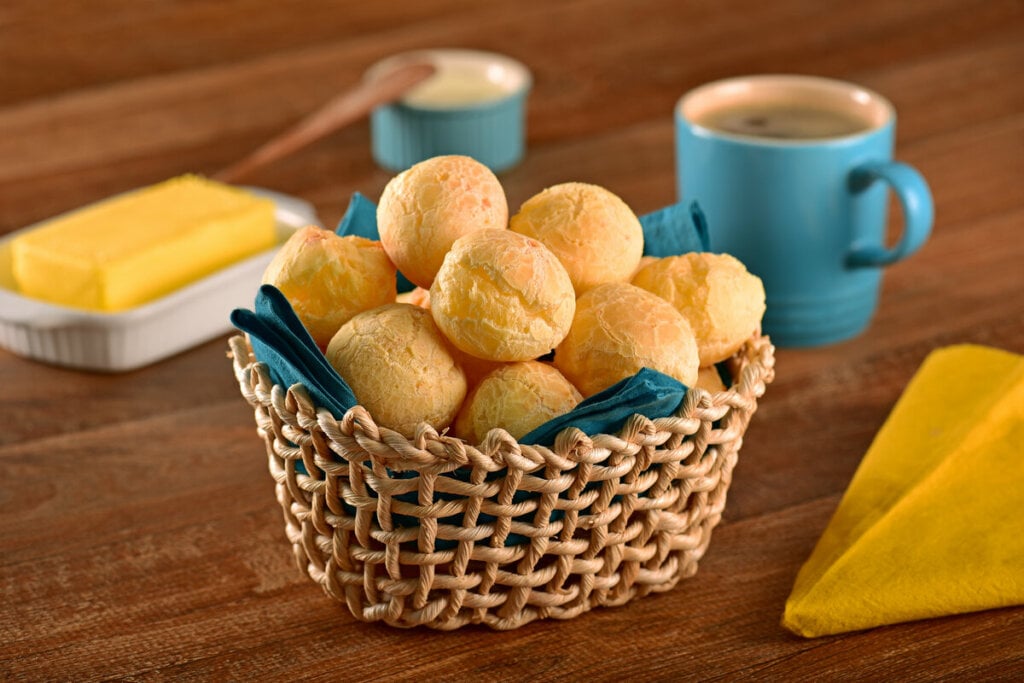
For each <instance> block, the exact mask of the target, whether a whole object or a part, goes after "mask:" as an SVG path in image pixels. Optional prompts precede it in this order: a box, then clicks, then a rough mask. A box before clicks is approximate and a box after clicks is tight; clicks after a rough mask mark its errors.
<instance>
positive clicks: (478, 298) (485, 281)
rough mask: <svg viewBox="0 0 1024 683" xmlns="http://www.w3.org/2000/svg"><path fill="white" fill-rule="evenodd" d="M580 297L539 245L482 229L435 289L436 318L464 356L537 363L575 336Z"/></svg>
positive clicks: (451, 258)
mask: <svg viewBox="0 0 1024 683" xmlns="http://www.w3.org/2000/svg"><path fill="white" fill-rule="evenodd" d="M575 309H576V297H575V294H574V292H573V288H572V282H570V281H569V275H568V273H566V272H565V268H563V267H562V264H561V263H559V261H558V259H557V258H556V257H555V255H554V254H553V253H551V250H549V249H548V248H547V247H545V246H544V245H543V244H541V243H540V242H538V241H537V240H534V239H530V238H529V237H525V236H523V235H520V234H518V233H514V232H510V231H508V230H481V231H479V232H474V233H470V234H469V235H466V236H465V237H462V238H460V239H459V240H457V241H456V242H455V244H454V245H453V246H452V249H451V251H450V252H448V255H447V256H446V257H445V259H444V263H443V264H442V265H441V269H440V270H439V271H438V273H437V278H436V279H435V280H434V284H433V285H432V286H431V287H430V312H431V313H432V314H433V315H434V320H435V322H437V326H438V327H440V328H441V331H442V332H444V334H445V336H447V337H448V339H449V340H450V341H451V342H452V344H454V345H455V346H457V347H458V348H459V349H460V350H462V351H464V352H465V353H468V354H470V355H472V356H476V357H477V358H483V359H485V360H497V361H517V360H532V359H534V358H537V357H538V356H543V355H544V354H546V353H548V352H550V351H551V350H552V349H554V348H555V346H557V345H558V343H559V342H560V341H562V339H563V338H564V337H565V335H566V333H567V332H568V331H569V325H571V324H572V316H573V311H574V310H575Z"/></svg>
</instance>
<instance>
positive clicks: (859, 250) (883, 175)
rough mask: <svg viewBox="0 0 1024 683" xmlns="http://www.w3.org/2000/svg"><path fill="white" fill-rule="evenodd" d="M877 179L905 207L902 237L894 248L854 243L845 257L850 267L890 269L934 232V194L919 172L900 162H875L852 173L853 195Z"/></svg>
mask: <svg viewBox="0 0 1024 683" xmlns="http://www.w3.org/2000/svg"><path fill="white" fill-rule="evenodd" d="M876 180H883V181H885V182H886V183H888V184H889V186H890V187H891V188H892V189H893V191H894V192H895V193H896V196H897V197H898V198H899V200H900V205H901V206H902V207H903V220H904V226H903V236H902V237H901V238H900V241H899V243H898V244H897V245H896V246H894V247H892V248H891V249H887V248H886V247H885V246H884V245H876V244H871V245H864V246H857V245H856V244H854V245H853V246H852V247H851V250H850V253H849V254H847V256H846V263H847V265H849V266H853V267H863V266H888V265H890V264H893V263H896V262H897V261H900V260H902V259H905V258H906V257H908V256H910V255H911V254H913V253H914V252H915V251H917V250H918V249H920V248H921V245H923V244H924V243H925V241H926V240H927V239H928V235H930V234H931V231H932V222H933V220H934V217H935V208H934V206H933V204H932V193H931V191H930V190H929V189H928V183H927V182H925V179H924V177H923V176H922V175H921V174H920V173H918V172H917V169H915V168H914V167H912V166H908V165H907V164H904V163H901V162H899V161H874V162H869V163H866V164H862V165H860V166H858V167H857V168H855V169H853V171H851V172H850V187H851V188H852V189H853V191H854V192H861V191H863V190H865V189H867V188H868V186H870V185H871V184H872V183H874V182H875V181H876Z"/></svg>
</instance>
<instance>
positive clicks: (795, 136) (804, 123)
mask: <svg viewBox="0 0 1024 683" xmlns="http://www.w3.org/2000/svg"><path fill="white" fill-rule="evenodd" d="M694 123H696V124H697V125H699V126H703V127H704V128H708V129H711V130H714V131H718V132H720V133H732V134H735V135H747V136H752V137H759V138H775V139H780V140H812V139H821V138H836V137H845V136H847V135H854V134H856V133H861V132H863V131H866V130H868V129H870V128H871V127H872V126H873V124H872V122H871V121H869V120H867V119H866V118H861V117H859V116H857V115H856V114H854V113H852V112H850V111H838V110H836V109H831V108H827V107H821V106H815V105H814V104H811V103H790V102H744V103H738V104H735V105H733V106H727V107H722V108H720V109H712V110H710V111H707V112H705V113H704V114H703V115H702V116H700V117H698V118H696V119H695V120H694Z"/></svg>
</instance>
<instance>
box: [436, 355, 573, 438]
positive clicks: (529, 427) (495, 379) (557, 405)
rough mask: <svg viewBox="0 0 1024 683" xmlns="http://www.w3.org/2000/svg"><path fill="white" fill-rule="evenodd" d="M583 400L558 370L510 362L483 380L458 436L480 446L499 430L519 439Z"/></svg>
mask: <svg viewBox="0 0 1024 683" xmlns="http://www.w3.org/2000/svg"><path fill="white" fill-rule="evenodd" d="M581 400H582V396H580V392H579V391H577V390H576V387H574V386H573V385H572V384H570V383H569V380H567V379H566V378H565V377H563V376H562V373H560V372H559V371H558V370H556V369H555V368H553V367H552V366H550V365H548V364H547V363H541V362H538V361H532V360H531V361H524V362H520V363H509V364H508V365H504V366H502V367H500V368H498V369H497V370H494V371H493V372H491V373H490V374H488V375H487V376H486V377H484V378H483V379H482V380H481V381H480V384H478V385H477V387H476V388H475V389H474V390H473V391H472V392H471V393H470V395H469V397H468V398H467V399H466V402H465V403H464V404H463V406H462V410H460V411H459V416H458V417H457V418H456V420H455V433H456V434H457V435H458V436H460V437H462V438H463V439H465V440H467V441H469V442H471V443H479V442H480V441H482V440H483V438H484V436H486V434H487V432H488V431H490V430H491V429H493V428H495V427H500V428H502V429H504V430H505V431H507V432H508V433H509V434H511V435H512V437H513V438H515V439H519V438H520V437H522V436H525V435H526V434H529V433H530V432H531V431H533V430H534V429H536V428H537V427H539V426H541V425H542V424H544V423H545V422H547V421H548V420H550V419H551V418H553V417H557V416H558V415H563V414H565V413H568V412H569V411H570V410H572V409H573V408H575V407H576V404H577V403H579V402H580V401H581Z"/></svg>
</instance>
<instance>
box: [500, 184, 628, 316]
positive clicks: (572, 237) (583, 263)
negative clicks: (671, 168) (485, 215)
mask: <svg viewBox="0 0 1024 683" xmlns="http://www.w3.org/2000/svg"><path fill="white" fill-rule="evenodd" d="M509 228H510V229H511V230H513V231H515V232H518V233H522V234H523V235H526V236H527V237H532V238H534V239H536V240H540V241H541V242H543V243H544V244H545V245H546V246H547V247H548V248H549V249H550V250H551V251H553V252H555V255H556V256H557V257H558V260H560V261H561V262H562V265H564V266H565V269H566V270H567V271H568V272H569V278H570V279H571V280H572V284H573V287H575V288H576V294H577V296H578V295H580V294H583V293H584V292H586V291H587V290H589V289H591V288H593V287H596V286H597V285H600V284H603V283H605V282H628V281H629V278H630V276H631V275H632V274H633V271H635V270H636V267H637V265H638V264H639V263H640V256H641V254H642V253H643V250H644V234H643V230H642V229H641V227H640V221H639V219H637V217H636V215H635V214H634V213H633V211H632V210H631V209H630V208H629V207H628V206H626V203H625V202H624V201H622V200H621V199H619V198H618V197H617V196H616V195H614V194H612V193H611V192H609V191H608V190H606V189H604V188H603V187H599V186H597V185H588V184H586V183H564V184H562V185H555V186H554V187H549V188H548V189H546V190H544V191H543V192H541V193H539V194H536V195H534V196H533V197H531V198H530V199H528V200H526V202H525V203H524V204H523V205H522V207H520V209H519V213H517V214H516V215H514V216H512V219H511V221H510V223H509Z"/></svg>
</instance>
